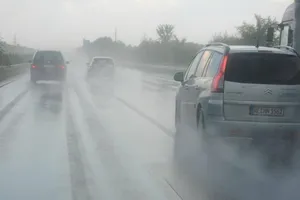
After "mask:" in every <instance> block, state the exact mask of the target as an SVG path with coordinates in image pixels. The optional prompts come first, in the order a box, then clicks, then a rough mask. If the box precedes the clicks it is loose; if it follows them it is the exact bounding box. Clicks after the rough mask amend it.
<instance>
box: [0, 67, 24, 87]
mask: <svg viewBox="0 0 300 200" xmlns="http://www.w3.org/2000/svg"><path fill="white" fill-rule="evenodd" d="M28 70H29V63H20V64H16V65H10V66H0V82H1V81H4V80H6V79H9V78H12V77H14V76H17V75H20V74H25V73H26V72H27V71H28Z"/></svg>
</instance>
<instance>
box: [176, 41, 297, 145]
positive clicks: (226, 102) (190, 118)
mask: <svg viewBox="0 0 300 200" xmlns="http://www.w3.org/2000/svg"><path fill="white" fill-rule="evenodd" d="M174 79H175V80H176V81H180V82H181V86H180V88H179V90H178V92H177V95H176V112H175V113H176V116H175V121H176V127H177V134H179V135H181V136H182V135H183V136H182V137H190V133H188V131H187V130H191V129H193V130H197V131H195V133H197V134H199V136H200V137H201V140H202V141H203V140H204V141H205V139H209V138H210V139H211V138H226V139H230V138H234V139H235V140H236V139H238V140H239V139H241V141H247V142H249V141H250V143H255V142H256V141H259V142H262V141H263V142H264V141H267V140H268V139H270V138H276V139H280V140H281V139H284V140H287V141H289V142H291V144H295V143H296V142H297V137H298V133H299V128H300V58H299V56H298V54H297V53H296V52H294V51H292V50H291V49H285V47H283V48H281V47H280V48H269V47H258V48H257V47H254V46H228V45H226V44H222V43H216V44H209V45H207V46H206V47H205V48H203V49H201V50H200V51H199V52H198V53H197V55H196V56H195V57H194V59H193V61H192V62H191V64H190V66H189V67H188V69H187V70H186V72H184V73H183V72H178V73H176V74H175V76H174ZM183 127H184V128H183ZM248 139H250V140H248ZM291 146H293V145H291Z"/></svg>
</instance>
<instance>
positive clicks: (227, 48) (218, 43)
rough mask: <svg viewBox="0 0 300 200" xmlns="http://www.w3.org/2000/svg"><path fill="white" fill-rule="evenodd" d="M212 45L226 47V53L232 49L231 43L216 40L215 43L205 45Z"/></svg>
mask: <svg viewBox="0 0 300 200" xmlns="http://www.w3.org/2000/svg"><path fill="white" fill-rule="evenodd" d="M210 46H222V47H225V54H227V53H228V52H229V51H230V47H229V45H227V44H225V43H222V42H215V43H209V44H207V45H205V47H210Z"/></svg>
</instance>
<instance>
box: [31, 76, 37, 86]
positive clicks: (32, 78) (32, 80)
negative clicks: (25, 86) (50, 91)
mask: <svg viewBox="0 0 300 200" xmlns="http://www.w3.org/2000/svg"><path fill="white" fill-rule="evenodd" d="M30 81H31V83H33V84H36V81H37V80H36V79H35V78H34V77H33V76H30Z"/></svg>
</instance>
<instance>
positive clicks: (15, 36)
mask: <svg viewBox="0 0 300 200" xmlns="http://www.w3.org/2000/svg"><path fill="white" fill-rule="evenodd" d="M13 43H14V46H17V35H16V34H14V41H13Z"/></svg>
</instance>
